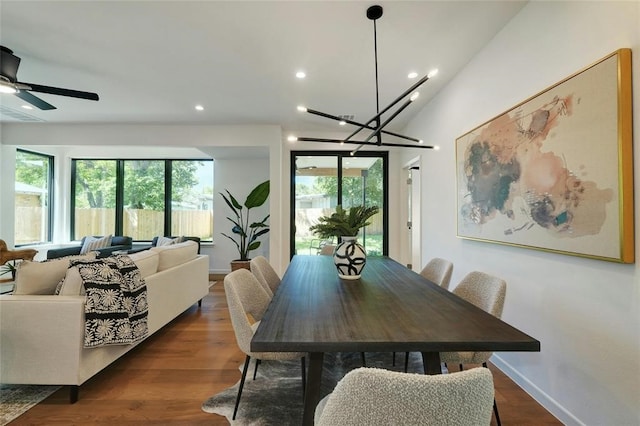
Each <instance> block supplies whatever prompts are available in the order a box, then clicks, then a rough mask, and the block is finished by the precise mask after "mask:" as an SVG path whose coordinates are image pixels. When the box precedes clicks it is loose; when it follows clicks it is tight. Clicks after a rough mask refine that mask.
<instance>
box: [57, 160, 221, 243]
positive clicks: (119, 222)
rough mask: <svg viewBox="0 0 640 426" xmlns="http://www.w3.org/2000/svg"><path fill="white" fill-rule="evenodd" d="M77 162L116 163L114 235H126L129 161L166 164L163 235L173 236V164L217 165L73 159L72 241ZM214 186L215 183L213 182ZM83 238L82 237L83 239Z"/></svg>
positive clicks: (74, 237)
mask: <svg viewBox="0 0 640 426" xmlns="http://www.w3.org/2000/svg"><path fill="white" fill-rule="evenodd" d="M77 161H115V163H116V194H115V198H116V205H115V210H116V211H115V215H116V216H115V229H114V230H113V233H114V234H113V235H124V234H123V232H124V213H125V208H124V186H125V173H124V170H125V163H126V162H127V161H162V162H164V188H165V192H164V201H165V209H164V226H163V235H171V213H172V207H171V198H172V192H171V191H172V185H173V181H172V172H173V167H172V165H173V162H174V161H181V162H187V161H192V162H211V163H212V165H213V167H214V170H215V163H214V159H212V158H72V159H71V193H70V228H69V237H70V239H71V240H72V241H75V240H76V237H77V236H76V235H75V208H76V162H77ZM214 174H215V172H214ZM211 184H212V185H214V184H215V182H213V181H212V182H211ZM81 237H82V236H80V238H81ZM134 242H151V239H149V240H134ZM202 242H203V243H213V235H212V236H211V240H202Z"/></svg>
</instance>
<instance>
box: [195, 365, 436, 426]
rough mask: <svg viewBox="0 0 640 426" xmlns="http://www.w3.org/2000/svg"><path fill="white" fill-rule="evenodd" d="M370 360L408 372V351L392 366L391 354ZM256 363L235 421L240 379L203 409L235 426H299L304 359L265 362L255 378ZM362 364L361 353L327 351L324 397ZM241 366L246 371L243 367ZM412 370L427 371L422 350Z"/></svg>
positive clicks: (215, 396) (211, 399) (385, 367)
mask: <svg viewBox="0 0 640 426" xmlns="http://www.w3.org/2000/svg"><path fill="white" fill-rule="evenodd" d="M366 360H367V367H377V368H384V369H387V370H395V371H404V352H402V353H396V365H395V366H392V354H391V353H369V352H367V353H366ZM254 365H255V364H254V360H253V359H252V360H251V363H250V364H249V370H248V372H247V379H246V381H245V384H244V389H243V390H242V397H241V398H240V406H239V408H238V414H237V415H236V420H231V416H232V415H233V406H234V404H235V401H236V395H237V394H238V386H239V385H240V380H238V382H237V383H236V384H235V385H233V386H231V387H230V388H227V389H225V390H224V391H222V392H220V393H218V394H216V395H214V396H212V397H211V398H209V399H207V400H206V401H205V402H204V403H203V404H202V410H203V411H205V412H207V413H214V414H219V415H221V416H225V417H226V418H227V420H229V423H230V424H231V425H233V426H245V425H247V426H248V425H251V426H268V425H299V424H300V423H301V421H302V410H303V401H302V380H301V367H300V361H263V362H262V363H261V364H260V365H259V367H258V375H257V376H256V379H255V380H252V377H253V368H254ZM308 367H309V363H308V360H307V368H308ZM358 367H362V359H361V355H360V352H353V353H351V352H349V353H327V354H325V357H324V368H323V370H322V385H321V395H322V397H324V396H326V395H327V394H329V393H330V392H331V391H332V390H333V388H334V387H335V385H336V383H338V381H339V380H340V379H341V378H342V377H344V375H345V374H346V373H348V372H349V371H351V370H353V369H354V368H358ZM239 368H240V371H242V366H240V367H239ZM408 371H409V372H410V373H420V374H422V373H423V372H424V370H423V368H422V357H421V355H420V353H418V352H415V353H414V352H412V353H411V355H410V357H409V370H408Z"/></svg>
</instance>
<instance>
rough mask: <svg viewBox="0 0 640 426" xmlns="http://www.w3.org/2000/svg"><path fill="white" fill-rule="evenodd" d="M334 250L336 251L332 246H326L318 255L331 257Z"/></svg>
mask: <svg viewBox="0 0 640 426" xmlns="http://www.w3.org/2000/svg"><path fill="white" fill-rule="evenodd" d="M335 250H336V246H334V245H333V244H326V245H324V246H322V248H321V249H320V251H319V252H318V254H319V255H321V256H333V252H334V251H335Z"/></svg>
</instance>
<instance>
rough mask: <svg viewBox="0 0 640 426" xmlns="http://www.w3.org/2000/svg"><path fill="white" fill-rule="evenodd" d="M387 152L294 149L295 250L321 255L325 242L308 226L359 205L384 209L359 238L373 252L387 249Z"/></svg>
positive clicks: (292, 225)
mask: <svg viewBox="0 0 640 426" xmlns="http://www.w3.org/2000/svg"><path fill="white" fill-rule="evenodd" d="M387 158H388V154H387V153H386V152H363V151H360V152H358V153H357V154H356V155H355V156H351V155H350V153H349V152H348V151H346V152H342V151H315V152H310V151H297V152H296V151H294V152H292V153H291V227H292V228H291V254H292V255H293V254H317V253H319V252H320V249H321V248H322V246H323V245H324V244H336V243H337V241H323V240H321V239H319V238H318V237H317V236H315V235H314V234H313V233H311V231H309V227H310V226H312V225H313V224H315V223H316V222H317V220H318V218H319V217H320V216H328V215H331V213H333V212H335V209H336V205H338V204H340V205H342V207H344V208H349V207H353V206H358V205H364V206H378V207H379V208H380V212H379V213H378V214H376V215H374V216H373V217H372V218H371V220H370V221H369V222H370V223H371V224H370V225H369V226H367V227H366V228H364V229H362V230H361V231H360V234H359V236H358V241H359V242H360V243H361V244H362V245H363V246H364V247H365V249H366V251H367V254H369V255H381V254H385V255H386V254H387V252H388V239H387V228H388V226H387V217H388V216H387V211H388V206H387V198H388V197H387V185H388V184H387Z"/></svg>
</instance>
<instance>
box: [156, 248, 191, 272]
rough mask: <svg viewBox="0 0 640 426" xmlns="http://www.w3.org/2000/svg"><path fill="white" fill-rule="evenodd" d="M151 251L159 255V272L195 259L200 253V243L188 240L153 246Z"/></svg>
mask: <svg viewBox="0 0 640 426" xmlns="http://www.w3.org/2000/svg"><path fill="white" fill-rule="evenodd" d="M151 251H153V252H156V253H158V255H159V262H158V272H160V271H164V270H165V269H169V268H173V267H174V266H178V265H180V264H182V263H185V262H188V261H190V260H192V259H195V258H196V256H197V255H198V243H196V242H195V241H191V240H188V241H185V242H183V243H179V244H172V245H169V246H161V247H152V248H151Z"/></svg>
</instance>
